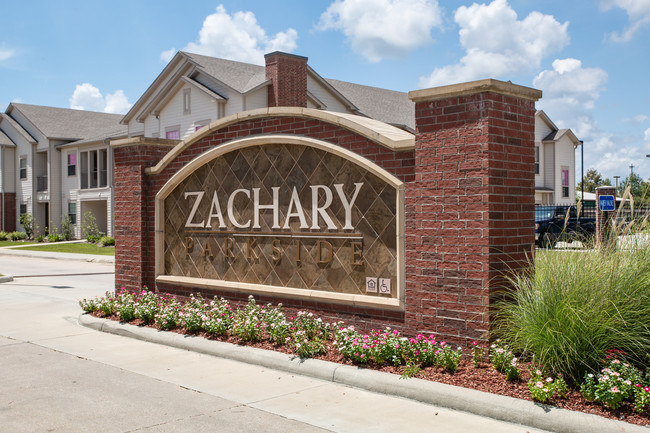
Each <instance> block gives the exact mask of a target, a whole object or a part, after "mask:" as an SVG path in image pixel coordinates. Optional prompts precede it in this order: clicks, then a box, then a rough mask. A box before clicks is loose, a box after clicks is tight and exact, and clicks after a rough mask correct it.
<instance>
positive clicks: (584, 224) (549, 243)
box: [535, 206, 596, 248]
mask: <svg viewBox="0 0 650 433" xmlns="http://www.w3.org/2000/svg"><path fill="white" fill-rule="evenodd" d="M595 234H596V218H595V217H593V218H592V217H584V216H578V212H577V211H576V208H575V206H538V207H536V208H535V242H536V243H537V245H538V246H539V247H541V248H553V247H555V244H556V243H557V242H558V241H563V242H573V241H582V242H583V243H587V244H590V243H592V242H593V239H594V236H595Z"/></svg>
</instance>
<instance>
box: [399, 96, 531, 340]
mask: <svg viewBox="0 0 650 433" xmlns="http://www.w3.org/2000/svg"><path fill="white" fill-rule="evenodd" d="M415 110H416V119H417V120H416V128H417V131H418V135H417V139H416V149H415V165H416V167H415V171H416V175H415V181H414V182H412V183H409V184H407V185H406V209H407V212H406V214H407V216H406V245H407V251H406V255H407V256H406V257H407V262H406V287H407V291H406V296H407V300H406V302H407V312H406V318H405V320H406V322H407V323H409V324H410V327H411V328H416V329H418V330H428V331H430V332H431V331H432V332H434V333H435V334H436V335H442V336H444V338H447V339H449V340H451V341H458V342H459V343H467V340H473V339H480V338H485V336H486V334H487V331H488V329H489V326H490V317H489V311H490V298H491V296H493V295H494V294H495V290H496V289H497V288H498V287H499V282H500V281H499V279H498V277H500V276H502V275H503V273H504V272H505V271H506V270H508V269H515V270H516V269H520V268H522V267H525V266H526V257H527V254H529V253H530V251H531V245H532V244H533V241H534V230H533V227H534V197H535V194H534V171H533V164H534V145H533V142H534V114H535V107H534V102H532V101H529V100H525V99H517V98H512V97H509V96H502V95H500V94H495V93H478V94H473V95H469V96H461V97H451V98H447V99H441V100H436V101H425V102H418V103H416V108H415ZM463 340H464V341H463Z"/></svg>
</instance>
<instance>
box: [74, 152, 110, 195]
mask: <svg viewBox="0 0 650 433" xmlns="http://www.w3.org/2000/svg"><path fill="white" fill-rule="evenodd" d="M79 156H80V163H81V182H80V187H81V189H90V188H104V187H106V186H108V151H107V149H99V150H89V151H86V152H80V153H79Z"/></svg>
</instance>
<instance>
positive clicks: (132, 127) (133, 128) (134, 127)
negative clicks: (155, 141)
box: [128, 119, 144, 137]
mask: <svg viewBox="0 0 650 433" xmlns="http://www.w3.org/2000/svg"><path fill="white" fill-rule="evenodd" d="M128 127H129V137H137V136H139V135H144V123H140V122H138V121H136V120H135V119H131V121H130V122H129V125H128Z"/></svg>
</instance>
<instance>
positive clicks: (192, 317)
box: [178, 295, 208, 332]
mask: <svg viewBox="0 0 650 433" xmlns="http://www.w3.org/2000/svg"><path fill="white" fill-rule="evenodd" d="M206 309H207V304H206V303H205V301H204V300H203V298H202V297H201V295H198V296H194V295H190V301H189V302H187V303H186V304H184V305H183V306H182V307H181V311H180V312H179V314H178V324H179V325H180V326H182V327H183V328H185V329H186V330H188V331H189V332H198V331H200V330H201V329H203V322H204V321H206V320H208V315H207V313H206Z"/></svg>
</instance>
